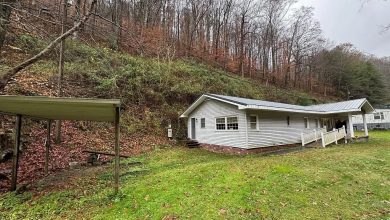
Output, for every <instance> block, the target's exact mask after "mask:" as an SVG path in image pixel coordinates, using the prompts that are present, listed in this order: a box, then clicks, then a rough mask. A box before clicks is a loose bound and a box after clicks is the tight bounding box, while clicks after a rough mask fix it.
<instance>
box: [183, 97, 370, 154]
mask: <svg viewBox="0 0 390 220" xmlns="http://www.w3.org/2000/svg"><path fill="white" fill-rule="evenodd" d="M373 111H374V109H373V107H372V106H371V104H370V103H369V102H368V101H367V100H366V99H357V100H350V101H344V102H337V103H330V104H321V105H311V106H299V105H290V104H284V103H277V102H268V101H262V100H254V99H246V98H239V97H232V96H224V95H217V94H204V95H202V96H201V97H199V98H198V99H197V100H196V101H195V102H194V103H193V104H192V105H191V106H190V107H189V108H188V109H187V110H186V111H185V112H184V113H183V114H182V115H181V116H180V117H181V118H187V120H188V137H189V138H190V139H191V140H194V141H198V142H199V143H200V144H204V145H212V146H220V147H234V148H241V149H255V148H266V147H272V146H289V145H292V144H299V143H301V142H302V141H301V140H302V139H301V138H302V134H303V133H308V132H313V130H314V131H317V130H318V131H319V130H323V129H324V128H326V129H327V130H332V129H333V128H336V127H337V126H338V127H340V126H342V125H343V124H344V125H345V126H346V128H347V133H348V137H354V131H353V126H352V115H357V114H360V115H363V118H365V114H366V113H372V112H373ZM366 135H367V136H368V130H367V129H366Z"/></svg>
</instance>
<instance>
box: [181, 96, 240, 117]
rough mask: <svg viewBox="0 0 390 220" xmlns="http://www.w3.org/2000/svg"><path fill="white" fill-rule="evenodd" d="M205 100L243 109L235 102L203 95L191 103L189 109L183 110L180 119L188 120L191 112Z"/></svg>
mask: <svg viewBox="0 0 390 220" xmlns="http://www.w3.org/2000/svg"><path fill="white" fill-rule="evenodd" d="M206 98H210V99H213V100H217V101H220V102H224V103H227V104H231V105H235V106H237V107H238V109H243V108H244V107H245V106H244V105H241V104H238V103H235V102H231V101H228V100H224V99H221V98H218V97H215V96H212V95H208V94H203V95H202V96H200V97H199V98H198V99H197V100H196V101H195V102H194V103H192V105H190V107H188V108H187V110H185V111H184V112H183V113H182V114H181V115H180V118H188V116H189V115H190V114H191V112H192V111H194V110H195V109H196V108H197V107H198V106H199V105H200V104H202V103H203V102H204V101H205V99H206Z"/></svg>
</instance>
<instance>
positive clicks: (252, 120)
mask: <svg viewBox="0 0 390 220" xmlns="http://www.w3.org/2000/svg"><path fill="white" fill-rule="evenodd" d="M249 125H250V128H251V129H253V130H255V129H257V116H256V115H251V116H249Z"/></svg>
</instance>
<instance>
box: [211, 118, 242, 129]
mask: <svg viewBox="0 0 390 220" xmlns="http://www.w3.org/2000/svg"><path fill="white" fill-rule="evenodd" d="M215 127H216V128H217V130H238V117H220V118H216V119H215Z"/></svg>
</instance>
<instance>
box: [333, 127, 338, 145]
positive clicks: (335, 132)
mask: <svg viewBox="0 0 390 220" xmlns="http://www.w3.org/2000/svg"><path fill="white" fill-rule="evenodd" d="M333 133H334V141H335V142H336V144H338V143H337V133H338V131H336V130H334V132H333Z"/></svg>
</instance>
